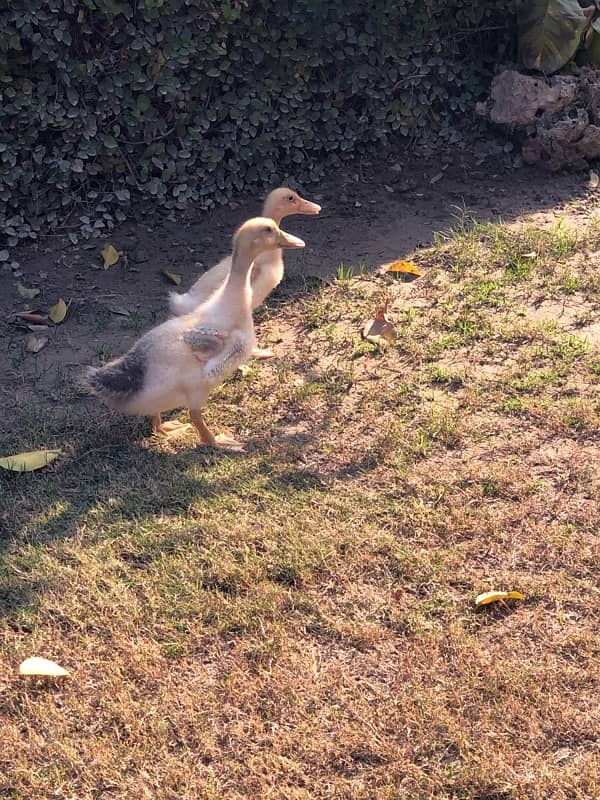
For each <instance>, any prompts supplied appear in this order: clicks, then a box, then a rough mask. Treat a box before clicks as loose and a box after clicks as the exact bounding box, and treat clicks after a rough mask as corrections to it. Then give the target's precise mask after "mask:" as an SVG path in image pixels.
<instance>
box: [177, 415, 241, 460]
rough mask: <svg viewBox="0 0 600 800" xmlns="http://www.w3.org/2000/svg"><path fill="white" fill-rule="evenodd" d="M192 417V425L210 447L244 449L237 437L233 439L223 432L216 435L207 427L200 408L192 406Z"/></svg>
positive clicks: (201, 439) (202, 440) (203, 442)
mask: <svg viewBox="0 0 600 800" xmlns="http://www.w3.org/2000/svg"><path fill="white" fill-rule="evenodd" d="M190 419H191V420H192V425H193V426H194V428H196V430H197V431H198V436H199V437H200V441H201V442H202V444H207V445H209V447H219V448H223V449H225V450H235V451H236V452H242V451H243V449H244V448H243V447H242V445H241V444H240V443H239V442H238V441H236V440H235V439H231V438H230V437H229V436H223V434H219V435H218V436H215V435H214V433H213V432H212V431H210V430H209V428H208V427H207V425H206V422H204V418H203V416H202V412H201V411H200V410H199V409H194V408H190Z"/></svg>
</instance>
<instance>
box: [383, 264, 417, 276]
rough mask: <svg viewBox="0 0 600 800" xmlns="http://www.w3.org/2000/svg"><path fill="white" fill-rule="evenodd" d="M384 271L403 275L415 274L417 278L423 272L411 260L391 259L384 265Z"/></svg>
mask: <svg viewBox="0 0 600 800" xmlns="http://www.w3.org/2000/svg"><path fill="white" fill-rule="evenodd" d="M384 272H395V273H402V274H405V275H415V276H416V277H417V278H418V277H419V276H420V275H422V274H423V273H422V272H421V270H420V269H419V268H418V267H417V265H416V264H413V262H412V261H393V262H392V263H391V264H388V265H387V267H385V269H384Z"/></svg>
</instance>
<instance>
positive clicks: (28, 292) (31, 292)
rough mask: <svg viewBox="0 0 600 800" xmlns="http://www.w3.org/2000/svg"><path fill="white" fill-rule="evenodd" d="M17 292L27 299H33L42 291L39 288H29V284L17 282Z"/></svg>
mask: <svg viewBox="0 0 600 800" xmlns="http://www.w3.org/2000/svg"><path fill="white" fill-rule="evenodd" d="M17 292H18V293H19V294H20V295H21V297H24V298H25V299H26V300H33V298H34V297H37V296H38V294H39V293H40V290H39V289H35V288H33V289H29V288H28V287H27V286H23V284H22V283H20V282H19V283H17Z"/></svg>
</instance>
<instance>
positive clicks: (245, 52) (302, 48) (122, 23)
mask: <svg viewBox="0 0 600 800" xmlns="http://www.w3.org/2000/svg"><path fill="white" fill-rule="evenodd" d="M7 6H8V8H7V7H6V5H5V6H4V8H3V10H1V11H0V100H1V102H0V165H1V172H0V240H1V239H4V238H5V239H6V241H7V243H8V244H9V245H11V246H12V245H14V244H16V243H17V242H18V240H19V239H26V238H28V237H32V236H33V237H34V238H35V236H36V235H37V233H39V232H40V231H43V230H47V229H48V228H54V229H64V228H67V229H70V230H81V233H82V235H84V236H86V237H88V236H91V235H93V234H94V232H105V231H106V230H107V229H109V228H110V227H111V226H112V225H113V224H114V219H115V218H116V219H117V220H118V219H123V218H124V216H125V214H124V210H123V209H124V208H125V207H126V206H128V205H129V204H130V203H131V202H132V201H134V200H136V199H140V198H147V199H150V200H151V201H152V203H153V204H154V206H155V207H161V208H163V209H167V210H169V209H170V210H172V211H176V210H177V209H181V208H183V207H185V205H186V204H187V203H189V202H190V201H199V202H200V203H201V205H202V206H204V207H210V206H213V205H215V204H217V203H222V202H225V201H227V200H228V199H229V198H231V197H232V195H233V194H234V193H235V192H237V191H241V190H248V189H249V190H254V189H256V190H258V189H262V188H264V187H265V186H267V185H274V184H277V183H279V182H280V181H282V180H284V179H296V180H297V181H299V182H302V181H316V180H318V179H319V178H321V177H322V176H323V175H324V174H325V171H326V170H327V169H331V168H332V167H335V166H338V165H339V164H340V163H341V162H342V161H343V160H344V159H345V158H346V157H347V156H348V155H353V156H354V155H360V154H363V153H368V152H374V150H376V149H380V148H382V147H384V146H386V145H389V144H390V142H391V141H393V140H394V138H395V137H400V136H404V137H412V138H413V139H418V138H422V135H423V132H424V131H426V130H427V131H429V133H431V132H432V131H436V132H437V133H438V134H441V135H443V133H444V130H446V131H447V130H448V126H449V124H450V121H451V119H452V115H453V114H454V113H456V112H464V111H468V110H469V109H470V108H471V107H472V106H473V104H474V101H475V99H476V98H478V97H479V96H480V94H481V93H482V91H484V90H485V86H486V82H488V81H489V76H490V70H491V68H492V66H493V63H494V61H496V60H497V59H498V58H499V57H502V56H503V55H504V47H505V46H506V42H507V41H509V36H508V34H507V25H508V22H507V20H508V19H509V18H510V14H509V10H510V9H511V8H512V3H511V2H510V0H501V1H499V2H494V3H489V2H486V0H379V2H377V3H372V2H367V1H366V0H331V2H326V3H325V2H321V0H293V2H292V0H214V1H213V2H211V1H210V0H136V1H135V2H129V3H126V2H120V1H119V0H82V1H81V2H75V1H74V0H8V4H7ZM75 209H77V213H74V210H75ZM80 209H83V211H81V210H80ZM72 235H73V234H72Z"/></svg>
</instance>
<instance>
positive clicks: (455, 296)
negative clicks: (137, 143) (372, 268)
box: [0, 224, 600, 800]
mask: <svg viewBox="0 0 600 800" xmlns="http://www.w3.org/2000/svg"><path fill="white" fill-rule="evenodd" d="M596 230H597V228H596V227H595V225H593V224H591V225H590V228H589V230H587V231H585V232H583V233H582V232H579V233H578V234H577V235H574V234H573V233H572V232H571V231H568V232H567V233H566V234H565V230H564V228H553V229H539V228H538V229H534V228H528V229H507V228H503V227H502V226H475V227H474V228H472V227H470V226H469V225H463V226H462V227H460V228H459V230H458V231H457V232H456V233H455V236H454V238H452V239H451V240H449V241H440V243H439V245H438V247H436V248H434V249H432V250H431V251H429V252H423V253H421V254H419V255H418V256H416V257H417V258H418V260H419V261H420V263H422V265H423V266H424V268H426V273H425V275H424V277H423V278H422V279H419V280H418V281H415V282H413V283H411V284H402V283H398V282H395V281H393V280H391V279H388V278H383V277H366V276H358V277H356V278H353V279H348V277H347V275H345V276H342V278H343V279H342V280H339V281H337V282H336V283H335V284H334V285H325V286H323V287H322V288H321V289H320V290H318V291H317V292H315V293H313V294H312V295H306V296H301V297H298V298H297V299H295V300H293V301H292V302H287V303H286V304H283V305H282V306H281V307H279V308H275V309H273V307H271V309H270V310H269V311H267V312H265V313H264V314H263V319H262V322H261V333H262V336H261V341H262V342H265V341H267V340H268V339H269V338H271V339H272V340H273V341H277V340H278V339H281V341H280V342H279V343H278V344H276V345H275V347H276V348H277V349H278V351H279V355H280V358H279V359H278V360H277V361H274V362H272V363H269V364H262V365H253V366H252V368H251V371H250V372H249V373H248V374H247V375H245V376H238V377H237V378H236V379H235V380H233V381H231V382H230V383H229V384H228V386H227V387H225V389H224V390H223V391H222V392H221V393H220V397H219V400H220V402H217V401H215V402H214V403H213V404H212V406H211V410H210V416H211V417H212V418H213V420H214V421H215V423H217V424H218V425H219V426H223V425H229V426H230V427H231V428H232V429H234V430H235V431H236V433H239V434H240V435H243V436H244V438H245V439H246V440H247V441H248V450H249V452H248V454H247V455H246V456H244V457H243V458H230V457H227V456H212V455H210V454H206V453H202V452H201V451H199V450H197V449H194V446H193V443H192V441H191V440H182V441H181V442H180V443H178V444H177V445H172V444H170V445H166V444H160V443H157V442H155V441H152V440H149V439H144V438H143V437H144V434H143V431H144V430H145V429H144V427H143V423H138V422H135V421H126V422H125V424H124V426H123V423H122V420H119V419H117V418H116V417H115V418H112V417H110V416H108V415H107V414H106V413H105V412H104V411H102V412H98V410H97V409H95V408H94V407H93V406H92V405H91V404H90V403H89V402H88V401H83V400H81V399H80V400H78V401H75V400H74V401H73V402H74V403H75V405H73V406H71V407H70V408H69V409H68V410H67V409H65V408H62V407H61V408H59V407H57V406H56V405H54V406H46V407H44V406H43V405H40V406H38V407H35V408H26V409H23V411H22V416H21V419H20V420H18V422H17V425H16V426H15V427H11V428H10V429H8V427H7V429H6V430H5V432H4V433H5V439H6V442H7V443H6V445H5V446H6V448H7V451H8V450H10V449H12V448H14V449H18V448H20V449H25V448H27V447H31V446H34V445H38V446H40V445H47V446H52V445H61V446H63V447H65V450H66V452H65V455H64V457H63V458H62V459H61V460H60V461H59V462H57V463H56V465H53V466H51V467H49V468H48V469H47V470H46V471H44V472H40V473H38V474H36V475H31V476H11V475H6V474H2V475H0V487H1V489H2V495H1V499H0V502H1V506H0V521H1V522H2V525H3V527H4V529H5V531H6V534H5V537H4V538H3V540H2V548H3V549H2V552H1V554H0V557H1V560H0V576H1V578H2V585H3V590H2V595H1V610H2V616H1V617H0V626H1V631H2V640H3V647H2V661H3V664H2V666H3V669H2V678H0V691H1V696H0V713H1V715H2V720H3V745H4V746H3V748H2V753H1V754H0V766H1V769H0V797H4V798H14V799H15V800H16V799H17V798H18V800H25V798H27V800H29V799H30V798H36V800H37V798H61V799H64V800H71V798H77V799H78V800H83V799H84V798H85V799H86V800H87V798H90V799H91V798H127V800H129V798H131V800H141V799H142V798H153V799H154V798H159V799H160V800H175V799H177V800H192V798H194V800H213V799H214V800H216V798H228V799H229V798H231V800H242V799H243V800H246V799H247V798H282V799H283V798H285V799H286V800H308V799H309V798H310V799H311V800H312V799H313V798H323V800H325V799H327V800H363V798H364V800H404V799H406V800H409V798H413V799H414V800H416V798H419V800H425V798H436V800H445V799H446V800H450V798H454V799H455V800H458V799H459V798H460V799H461V800H549V799H550V798H552V800H591V798H595V797H599V796H600V747H599V745H598V741H599V738H598V737H599V735H600V713H599V706H598V697H599V696H600V692H599V690H600V647H599V637H598V623H599V621H600V614H599V610H600V591H599V589H598V555H599V552H598V526H599V523H600V510H599V505H598V496H599V490H600V474H599V468H598V464H599V463H600V437H599V434H598V423H599V422H600V356H599V353H598V348H597V345H596V344H595V343H594V342H593V341H592V340H591V339H586V328H587V327H588V326H591V325H593V324H594V320H595V319H596V315H597V310H598V304H599V302H600V292H599V289H600V270H599V269H598V254H597V253H596V251H595V248H596V246H597V244H598V239H597V233H596ZM532 252H534V253H535V255H534V256H528V257H527V258H523V254H527V253H532ZM565 276H567V277H568V279H567V278H566V277H565ZM573 293H576V302H577V304H578V309H579V311H578V313H580V312H581V311H582V309H583V314H584V315H583V316H582V317H581V322H582V324H580V325H579V327H578V328H577V330H574V329H573V322H574V318H573V315H572V314H570V315H569V316H568V318H567V319H566V320H563V322H561V319H560V317H557V318H556V319H553V318H552V315H550V322H548V318H547V315H546V317H543V318H540V317H539V316H537V315H536V314H534V313H532V309H534V308H535V306H536V304H537V303H538V301H541V300H546V299H547V298H548V297H553V298H557V299H558V300H559V301H561V302H562V303H563V306H564V305H565V304H566V305H569V301H570V298H572V297H573ZM385 301H388V302H389V304H390V305H389V308H390V315H391V316H392V317H393V318H394V319H395V321H396V322H397V326H398V329H399V332H400V339H399V342H398V345H397V346H395V347H388V348H387V349H385V350H381V349H379V348H377V347H375V346H372V345H370V344H368V343H365V342H363V341H362V340H361V338H360V333H359V331H360V329H361V327H362V322H363V321H364V320H365V319H366V318H368V316H369V315H371V314H372V313H373V312H374V311H375V310H376V309H377V307H378V306H379V305H381V304H382V303H383V302H385ZM586 323H587V325H586ZM490 588H500V589H503V588H506V589H519V590H521V591H522V592H524V593H525V594H526V600H525V601H524V602H522V603H516V604H515V603H513V604H507V605H497V606H489V607H486V608H483V609H479V610H478V609H475V607H474V604H473V600H474V597H475V595H476V594H478V593H479V592H481V591H485V590H487V589H490ZM31 654H38V655H44V656H47V657H50V658H53V659H55V660H57V661H58V662H59V663H61V664H63V665H64V666H66V667H67V668H69V669H71V670H72V672H73V677H72V679H70V680H69V681H67V682H64V683H59V684H52V683H44V682H38V681H36V680H23V679H21V678H19V677H18V675H17V674H16V668H17V665H18V663H19V662H20V661H21V660H22V659H23V658H25V657H27V656H29V655H31Z"/></svg>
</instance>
